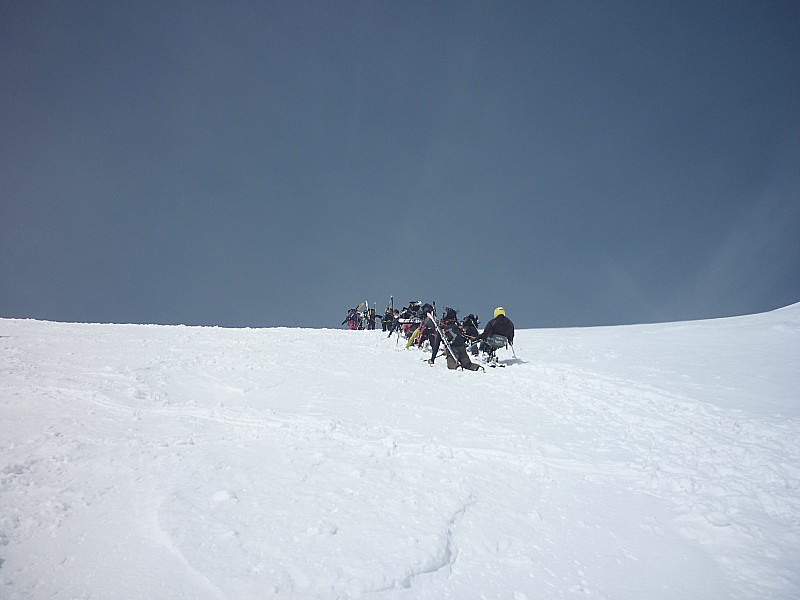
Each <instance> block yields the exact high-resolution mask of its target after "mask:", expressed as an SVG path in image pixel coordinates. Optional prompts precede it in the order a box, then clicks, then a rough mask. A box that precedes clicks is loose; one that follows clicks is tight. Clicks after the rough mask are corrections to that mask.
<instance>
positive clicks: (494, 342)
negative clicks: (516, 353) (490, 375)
mask: <svg viewBox="0 0 800 600" xmlns="http://www.w3.org/2000/svg"><path fill="white" fill-rule="evenodd" d="M478 338H479V339H481V340H483V344H482V345H481V350H483V351H484V352H486V353H487V354H488V355H489V360H491V361H494V362H497V357H496V356H495V355H494V351H495V350H497V349H498V348H503V347H505V346H506V344H507V343H508V344H511V345H512V346H513V345H514V323H512V322H511V319H509V318H508V317H507V316H506V309H505V308H503V307H502V306H498V307H497V308H495V309H494V319H492V320H491V321H489V322H488V323H487V324H486V329H484V330H483V333H482V334H480V335H479V336H478Z"/></svg>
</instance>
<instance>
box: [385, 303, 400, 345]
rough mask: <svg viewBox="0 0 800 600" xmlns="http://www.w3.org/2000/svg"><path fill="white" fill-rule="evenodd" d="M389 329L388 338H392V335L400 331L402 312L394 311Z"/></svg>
mask: <svg viewBox="0 0 800 600" xmlns="http://www.w3.org/2000/svg"><path fill="white" fill-rule="evenodd" d="M388 329H389V335H387V336H386V337H387V338H389V337H392V334H393V333H394V332H395V331H397V330H398V329H400V311H399V310H398V309H396V308H395V309H394V313H393V314H392V318H391V320H390V321H389V325H388Z"/></svg>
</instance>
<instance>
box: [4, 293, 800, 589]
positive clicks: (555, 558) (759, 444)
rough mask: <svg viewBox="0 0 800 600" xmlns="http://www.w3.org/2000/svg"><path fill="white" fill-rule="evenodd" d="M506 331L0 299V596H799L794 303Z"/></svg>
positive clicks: (798, 360) (798, 382) (798, 357)
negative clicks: (446, 334)
mask: <svg viewBox="0 0 800 600" xmlns="http://www.w3.org/2000/svg"><path fill="white" fill-rule="evenodd" d="M515 351H516V355H517V357H518V359H514V358H513V356H511V355H510V353H508V354H505V355H504V352H508V351H504V350H501V351H499V353H498V354H499V357H500V360H501V362H505V364H506V365H507V366H508V368H505V369H488V370H487V372H485V373H480V372H478V373H473V372H460V371H458V372H456V371H449V370H448V369H447V367H446V365H445V364H444V361H440V363H437V364H436V365H434V366H433V367H430V366H429V365H428V364H427V363H426V362H424V360H423V359H424V358H427V355H424V354H422V353H420V352H419V351H418V350H414V349H411V350H404V348H403V344H402V343H400V344H398V343H397V340H396V339H395V338H387V337H386V336H385V334H383V333H381V332H379V331H342V330H330V329H328V330H309V329H290V328H277V329H220V328H198V327H164V326H140V325H87V324H62V323H50V322H41V321H30V320H14V319H0V597H2V598H4V599H8V600H11V599H25V600H28V599H39V598H57V599H73V598H94V599H111V600H131V599H139V598H141V599H173V598H179V599H187V600H188V599H192V600H198V599H199V600H205V599H209V600H211V599H220V598H228V599H231V600H242V599H256V598H258V599H262V598H281V599H288V598H314V599H316V598H320V599H335V598H392V599H409V598H415V599H416V598H427V599H431V600H433V599H436V600H440V599H443V598H452V599H472V598H508V599H511V600H524V599H526V598H527V599H530V600H533V599H543V598H544V599H549V598H584V597H593V598H608V599H613V600H620V599H623V600H624V599H631V600H641V599H645V598H646V599H648V600H656V599H670V600H673V599H689V598H692V599H701V598H702V599H720V598H726V599H731V598H733V599H753V600H756V599H758V600H762V599H764V598H770V599H787V600H788V599H796V598H800V566H799V565H800V433H798V432H800V305H793V306H790V307H787V308H785V309H781V310H777V311H773V312H769V313H765V314H760V315H751V316H744V317H736V318H727V319H718V320H709V321H697V322H686V323H672V324H660V325H641V326H628V327H604V328H591V329H566V330H522V331H519V332H518V333H517V337H516V339H515Z"/></svg>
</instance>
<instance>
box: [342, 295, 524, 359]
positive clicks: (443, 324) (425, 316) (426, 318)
mask: <svg viewBox="0 0 800 600" xmlns="http://www.w3.org/2000/svg"><path fill="white" fill-rule="evenodd" d="M359 308H360V307H357V308H355V309H350V311H349V312H348V317H347V318H346V319H345V320H344V322H343V323H342V325H345V324H348V326H349V327H350V329H363V328H364V327H363V326H353V325H357V322H356V323H354V321H356V320H358V319H359V317H360V316H361V315H360V313H359V312H358V309H359ZM369 310H372V315H373V316H372V326H371V327H370V326H369V320H368V318H367V319H366V322H367V326H366V328H367V329H374V328H375V318H376V317H375V311H374V309H369ZM367 312H368V311H367ZM377 318H379V319H381V323H382V329H383V331H384V332H388V334H389V335H388V337H391V336H392V335H393V334H395V333H397V335H398V336H400V335H403V336H404V337H405V338H406V339H407V340H408V341H407V343H406V348H409V347H411V346H413V345H416V346H418V347H419V348H424V347H425V344H426V343H427V344H428V345H429V347H430V350H431V357H430V358H429V359H428V363H429V364H430V365H433V364H434V363H435V362H436V359H437V358H439V357H441V356H444V357H445V358H446V360H447V367H448V368H450V369H458V368H461V369H466V370H469V371H478V370H483V367H482V366H481V365H480V364H476V363H473V362H472V361H471V360H470V354H471V355H472V356H474V357H477V356H478V354H479V352H483V353H484V354H485V362H486V363H488V364H489V365H490V366H496V365H497V363H498V359H497V356H496V354H495V352H496V351H497V350H499V349H500V348H504V347H507V346H509V345H510V346H511V347H512V349H513V345H514V323H513V322H512V321H511V319H509V318H508V317H507V316H506V311H505V309H504V308H503V307H502V306H498V307H497V308H495V310H494V315H493V318H492V319H491V320H490V321H489V322H488V323H487V324H486V327H485V328H484V330H483V332H480V331H479V329H478V325H479V324H480V321H479V320H478V317H477V316H476V315H474V314H469V315H467V316H466V317H464V319H462V320H461V321H459V320H458V315H457V311H456V310H455V309H453V308H450V307H446V308H445V310H444V314H443V316H442V318H441V319H438V317H437V316H436V309H435V307H434V306H433V305H431V304H428V303H425V304H422V303H421V302H419V301H412V302H409V303H408V306H405V307H403V309H402V310H398V309H394V308H392V307H391V306H388V307H387V308H386V311H385V312H384V314H383V316H382V317H381V316H378V317H377ZM364 319H365V318H363V317H362V318H361V320H362V321H363V320H364ZM442 345H444V348H442ZM501 366H502V365H501Z"/></svg>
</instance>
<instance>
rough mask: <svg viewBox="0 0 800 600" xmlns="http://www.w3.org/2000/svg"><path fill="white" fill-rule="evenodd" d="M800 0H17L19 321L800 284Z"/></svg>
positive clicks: (646, 314) (662, 305) (13, 217)
mask: <svg viewBox="0 0 800 600" xmlns="http://www.w3.org/2000/svg"><path fill="white" fill-rule="evenodd" d="M799 29H800V8H798V5H797V3H795V2H736V3H730V2H702V3H697V2H670V3H657V2H609V3H600V2H588V1H587V2H547V3H545V2H458V3H456V2H402V3H398V2H341V3H327V2H304V1H299V2H218V3H215V2H197V3H194V2H169V3H165V2H148V1H145V2H136V3H130V2H3V3H0V53H2V60H1V61H0V77H2V86H1V88H2V89H0V316H4V317H33V318H39V319H49V320H59V321H104V322H140V323H167V324H169V323H175V324H177V323H186V324H205V325H225V326H265V325H266V326H277V325H286V326H310V327H323V326H328V327H337V326H338V325H339V323H341V321H342V320H343V318H344V315H345V312H346V309H347V308H348V307H350V306H355V305H356V304H358V302H360V301H361V300H364V299H368V300H370V301H377V302H378V304H379V307H381V308H382V307H384V306H385V304H386V301H387V300H388V297H389V295H390V294H393V295H394V297H395V299H396V303H397V304H401V305H402V304H405V303H406V302H407V301H408V300H410V299H420V300H423V301H436V302H437V304H438V305H440V306H443V305H450V306H455V307H457V308H459V309H460V312H461V313H462V314H465V313H467V312H473V313H477V314H478V315H479V316H480V317H481V319H482V320H483V321H485V320H487V319H488V317H489V316H490V313H491V311H492V309H493V308H494V307H495V306H497V305H498V304H502V305H503V306H505V307H506V308H507V311H508V314H509V316H510V317H511V318H512V319H513V320H514V321H515V323H516V324H517V326H518V327H561V326H578V325H605V324H622V323H638V322H651V321H674V320H684V319H696V318H705V317H718V316H728V315H734V314H744V313H751V312H760V311H763V310H770V309H773V308H777V307H780V306H785V305H787V304H790V303H794V302H797V301H800V277H799V276H798V275H799V274H800V235H799V232H800V36H798V33H797V32H798V30H799Z"/></svg>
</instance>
